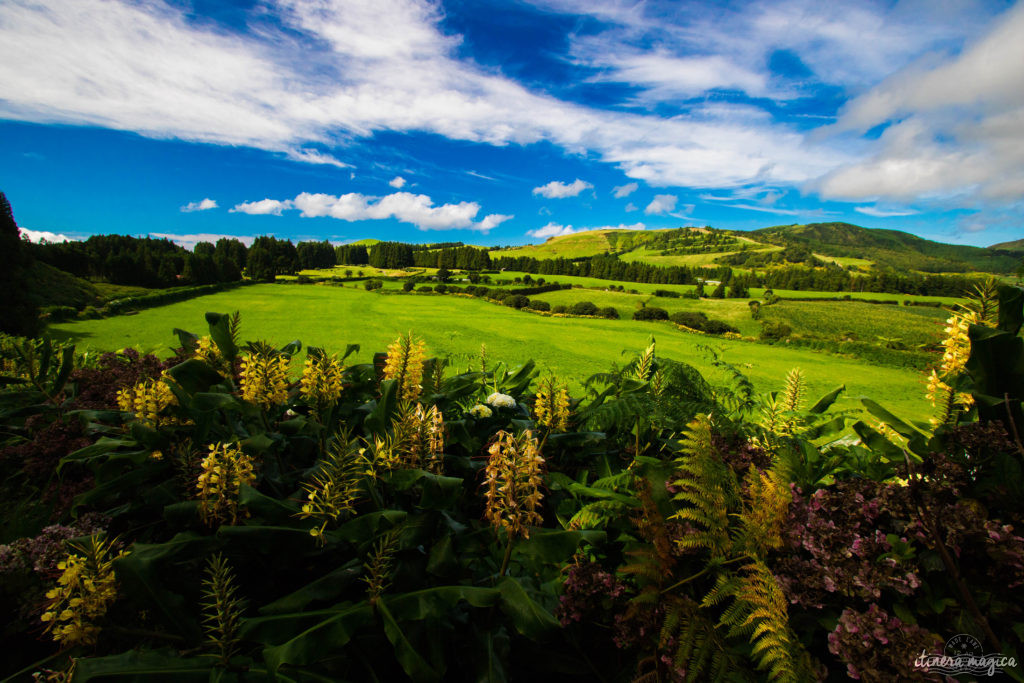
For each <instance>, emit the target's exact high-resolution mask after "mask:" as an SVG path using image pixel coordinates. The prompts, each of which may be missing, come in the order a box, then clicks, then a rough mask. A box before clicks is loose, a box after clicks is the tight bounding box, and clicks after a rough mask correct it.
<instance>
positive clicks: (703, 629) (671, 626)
mask: <svg viewBox="0 0 1024 683" xmlns="http://www.w3.org/2000/svg"><path fill="white" fill-rule="evenodd" d="M659 649H660V650H667V654H668V655H669V656H670V658H671V661H672V665H673V667H674V668H675V669H676V672H683V671H685V675H686V680H687V681H708V680H711V681H726V680H729V681H736V680H744V679H746V678H747V673H748V672H747V671H746V670H745V667H744V666H743V664H742V662H741V661H740V660H739V659H738V658H737V657H736V656H735V655H734V654H733V653H732V652H731V651H730V650H729V646H728V643H727V642H726V641H725V638H723V637H722V635H721V634H720V633H719V632H718V630H717V629H716V628H715V624H714V622H713V621H711V620H710V619H709V618H708V617H707V616H706V615H705V614H704V613H703V612H702V611H701V609H700V605H698V604H697V603H696V602H694V601H693V600H690V599H689V598H684V597H675V598H673V599H672V601H671V602H670V604H669V605H668V606H667V607H666V610H665V619H664V621H663V622H662V627H661V633H660V638H659Z"/></svg>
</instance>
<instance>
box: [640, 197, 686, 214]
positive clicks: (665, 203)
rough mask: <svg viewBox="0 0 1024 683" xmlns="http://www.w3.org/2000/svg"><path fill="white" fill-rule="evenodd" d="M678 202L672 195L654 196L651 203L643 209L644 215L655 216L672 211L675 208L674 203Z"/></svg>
mask: <svg viewBox="0 0 1024 683" xmlns="http://www.w3.org/2000/svg"><path fill="white" fill-rule="evenodd" d="M678 201H679V197H676V196H675V195H674V194H656V195H654V199H652V200H651V203H650V204H648V205H647V208H645V209H644V213H646V214H656V213H668V212H669V211H674V210H675V208H676V202H678Z"/></svg>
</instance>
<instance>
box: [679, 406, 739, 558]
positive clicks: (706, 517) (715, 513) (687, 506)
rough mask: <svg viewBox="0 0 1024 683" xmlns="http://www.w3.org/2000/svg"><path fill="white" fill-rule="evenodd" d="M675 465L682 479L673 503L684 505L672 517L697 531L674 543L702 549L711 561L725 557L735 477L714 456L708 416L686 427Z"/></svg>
mask: <svg viewBox="0 0 1024 683" xmlns="http://www.w3.org/2000/svg"><path fill="white" fill-rule="evenodd" d="M675 464H676V467H677V469H678V471H679V473H680V475H681V476H680V478H679V479H677V480H675V481H673V482H672V484H673V486H677V487H679V489H680V491H679V492H678V493H676V494H675V496H673V500H674V501H675V502H677V503H683V505H682V506H681V507H680V508H679V509H678V510H677V511H676V513H675V514H674V517H675V518H676V519H681V520H684V521H688V522H690V523H691V524H692V525H694V526H695V527H696V533H691V534H688V535H687V536H686V537H685V538H684V539H683V540H682V541H677V542H678V543H680V545H681V546H682V547H690V548H692V547H705V548H707V549H708V550H709V551H710V552H711V555H712V556H713V557H721V556H724V555H726V554H727V553H728V551H729V548H730V545H731V543H730V539H729V510H730V509H732V508H734V507H735V503H736V488H737V487H736V475H735V474H734V473H733V471H732V470H731V469H730V468H729V467H728V466H727V465H726V464H725V463H724V462H722V460H721V458H718V457H717V454H716V453H715V449H714V445H713V443H712V436H711V420H710V419H709V418H708V416H707V415H700V416H698V417H697V418H696V419H695V420H693V422H691V423H690V424H689V425H687V428H686V432H685V434H684V436H683V439H682V441H681V443H680V456H679V457H677V458H676V460H675Z"/></svg>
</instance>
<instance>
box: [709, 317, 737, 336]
mask: <svg viewBox="0 0 1024 683" xmlns="http://www.w3.org/2000/svg"><path fill="white" fill-rule="evenodd" d="M703 331H704V332H707V333H708V334H725V333H726V332H735V333H739V330H737V329H736V328H735V327H733V326H732V325H730V324H729V323H726V322H722V321H721V320H709V321H707V322H706V323H704V330H703Z"/></svg>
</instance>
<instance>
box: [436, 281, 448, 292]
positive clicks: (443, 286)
mask: <svg viewBox="0 0 1024 683" xmlns="http://www.w3.org/2000/svg"><path fill="white" fill-rule="evenodd" d="M434 291H435V292H437V293H438V294H444V293H445V292H447V291H448V285H446V284H445V283H443V282H442V283H441V284H439V285H438V286H437V287H434Z"/></svg>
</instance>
